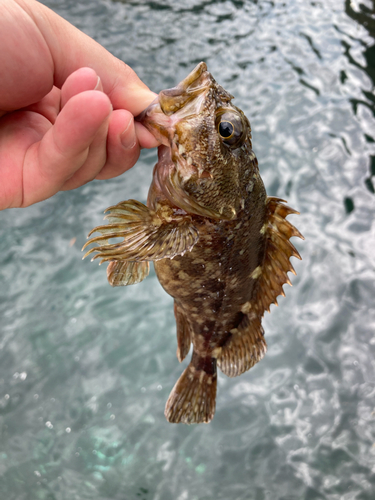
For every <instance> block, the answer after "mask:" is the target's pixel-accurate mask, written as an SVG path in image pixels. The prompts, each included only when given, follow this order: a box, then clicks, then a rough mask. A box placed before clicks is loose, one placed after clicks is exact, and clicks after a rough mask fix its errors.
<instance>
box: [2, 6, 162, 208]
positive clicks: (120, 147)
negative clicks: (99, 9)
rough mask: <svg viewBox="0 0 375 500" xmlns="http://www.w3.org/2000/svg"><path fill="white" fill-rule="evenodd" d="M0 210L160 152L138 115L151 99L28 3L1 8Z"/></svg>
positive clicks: (127, 74)
mask: <svg viewBox="0 0 375 500" xmlns="http://www.w3.org/2000/svg"><path fill="white" fill-rule="evenodd" d="M0 48H1V50H0V68H1V77H0V210H3V209H5V208H12V207H27V206H29V205H32V204H33V203H37V202H39V201H42V200H45V199H46V198H49V197H51V196H53V195H54V194H55V193H57V192H58V191H64V190H69V189H75V188H77V187H79V186H82V185H83V184H86V183H87V182H89V181H91V180H93V179H109V178H112V177H116V176H118V175H121V174H122V173H123V172H125V171H126V170H128V169H129V168H131V167H132V166H133V165H134V164H135V163H136V161H137V159H138V156H139V153H140V149H141V148H151V147H155V146H157V145H158V143H157V141H156V139H155V138H154V137H153V136H152V135H151V134H150V133H149V132H148V131H147V130H146V129H145V128H144V127H143V126H142V125H141V124H139V123H135V122H134V116H136V115H138V114H139V113H140V112H141V111H142V110H143V109H144V108H146V107H147V106H148V105H149V104H150V103H151V102H152V101H153V100H154V99H155V97H156V96H155V94H154V93H153V92H151V91H150V90H149V89H148V88H147V87H146V85H145V84H144V83H143V82H141V80H140V79H139V78H138V77H137V75H136V74H135V73H134V71H133V70H132V69H131V68H130V67H129V66H127V65H126V64H124V63H123V62H122V61H120V60H118V59H117V58H115V57H114V56H112V55H111V54H110V53H109V52H108V51H106V50H105V49H104V48H103V47H102V46H101V45H99V44H98V43H96V42H95V41H94V40H92V39H91V38H89V37H88V36H86V35H85V34H84V33H82V32H81V31H79V30H78V29H76V28H75V27H74V26H72V25H71V24H69V23H68V22H67V21H65V20H64V19H62V18H61V17H59V16H58V15H57V14H55V13H54V12H52V11H51V10H50V9H48V8H47V7H45V6H44V5H42V4H40V3H38V2H35V1H34V0H0Z"/></svg>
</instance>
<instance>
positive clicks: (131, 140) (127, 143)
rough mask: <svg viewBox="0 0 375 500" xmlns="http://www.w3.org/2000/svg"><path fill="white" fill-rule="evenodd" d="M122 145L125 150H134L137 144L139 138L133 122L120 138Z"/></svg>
mask: <svg viewBox="0 0 375 500" xmlns="http://www.w3.org/2000/svg"><path fill="white" fill-rule="evenodd" d="M120 140H121V144H122V145H123V147H124V148H125V149H132V148H133V147H134V146H135V145H136V143H137V137H136V135H135V130H134V121H133V120H131V121H130V122H129V125H128V126H127V127H126V129H125V130H124V131H123V133H122V134H121V136H120Z"/></svg>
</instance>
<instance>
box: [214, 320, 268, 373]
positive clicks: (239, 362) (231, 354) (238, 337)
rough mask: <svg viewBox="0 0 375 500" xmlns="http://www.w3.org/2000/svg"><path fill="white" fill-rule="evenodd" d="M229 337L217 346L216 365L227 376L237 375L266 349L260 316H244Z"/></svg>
mask: <svg viewBox="0 0 375 500" xmlns="http://www.w3.org/2000/svg"><path fill="white" fill-rule="evenodd" d="M230 333H231V337H229V338H228V339H227V341H226V343H225V344H224V345H223V346H222V347H219V348H218V352H217V366H218V367H219V368H220V370H221V371H222V372H223V373H224V374H225V375H227V376H228V377H237V376H238V375H241V374H242V373H244V372H246V371H247V370H249V369H250V368H252V367H253V366H254V365H255V364H256V363H257V362H258V361H260V360H261V359H262V358H263V357H264V355H265V354H266V351H267V344H266V341H265V340H264V331H263V328H262V325H261V321H260V318H258V317H255V318H253V319H250V318H249V316H248V315H246V316H244V317H243V319H242V321H241V323H240V324H239V326H238V327H237V328H234V329H233V330H231V332H230Z"/></svg>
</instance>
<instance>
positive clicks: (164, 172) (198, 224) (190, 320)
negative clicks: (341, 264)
mask: <svg viewBox="0 0 375 500" xmlns="http://www.w3.org/2000/svg"><path fill="white" fill-rule="evenodd" d="M232 99H233V98H232V96H231V95H230V94H229V93H228V92H226V91H225V90H224V89H223V88H222V87H221V86H220V85H219V84H218V83H217V82H216V81H215V79H214V78H213V77H212V75H211V74H210V73H209V72H208V71H207V67H206V64H205V63H200V64H198V66H197V67H196V68H195V69H194V70H193V71H192V72H191V73H190V74H189V75H188V76H187V77H186V78H185V79H184V80H183V81H182V82H181V83H180V84H178V85H177V86H176V87H174V88H173V89H168V90H164V91H162V92H160V94H159V97H158V98H157V99H156V100H155V101H154V102H153V103H152V104H151V105H150V106H149V107H148V108H147V109H146V110H145V111H144V112H143V113H141V115H140V116H139V117H138V118H137V120H138V121H140V122H141V123H142V124H143V125H144V126H145V127H146V128H148V130H150V132H152V133H153V134H154V135H155V137H157V138H158V139H159V141H160V142H161V144H162V145H161V146H160V147H159V152H158V163H157V164H156V165H155V168H154V172H153V180H152V183H151V186H150V191H149V195H148V200H147V206H146V205H143V204H142V203H140V202H138V201H136V200H128V201H124V202H121V203H119V204H118V205H115V206H113V207H110V208H109V209H108V212H109V213H108V214H107V215H106V219H107V220H108V221H109V224H107V225H103V226H99V227H97V228H95V229H94V230H93V231H91V233H90V235H91V234H92V233H94V232H95V231H98V232H99V233H100V236H97V237H94V238H91V240H89V241H88V242H87V243H86V245H85V246H84V248H86V247H87V246H88V245H90V244H91V243H95V245H96V246H94V247H92V248H91V249H90V250H89V251H88V252H87V253H86V254H85V256H86V255H89V254H93V253H95V256H94V257H93V259H96V258H100V259H101V262H109V266H108V268H107V277H108V280H109V282H110V284H111V285H112V286H123V285H130V284H135V283H139V282H140V281H142V280H143V279H144V278H145V277H146V276H147V275H148V273H149V262H151V261H153V262H154V265H155V270H156V274H157V277H158V279H159V281H160V283H161V285H162V286H163V288H164V289H165V290H166V292H167V293H169V294H170V295H171V296H172V297H173V298H174V312H175V317H176V325H177V358H178V360H179V361H182V360H183V359H184V358H185V356H186V355H187V354H188V352H189V350H190V345H191V344H193V353H192V357H191V361H190V363H189V365H188V367H187V368H186V369H185V371H184V372H183V373H182V375H181V377H180V378H179V379H178V381H177V383H176V385H175V386H174V388H173V389H172V392H171V394H170V396H169V398H168V401H167V404H166V408H165V415H166V418H167V419H168V421H169V422H172V423H186V424H192V423H207V422H210V421H211V420H212V418H213V416H214V413H215V407H216V387H217V367H218V368H219V369H220V370H221V371H222V372H223V373H224V374H226V375H227V376H229V377H235V376H238V375H241V374H242V373H244V372H245V371H247V370H249V369H250V368H251V367H252V366H254V365H255V364H256V363H257V362H258V361H260V360H261V359H262V358H263V356H264V355H265V353H266V350H267V345H266V341H265V339H264V331H263V328H262V324H261V320H262V317H263V314H264V312H265V311H266V310H268V311H269V307H270V305H271V304H272V303H275V304H277V300H276V297H277V296H278V295H280V294H282V295H284V292H283V288H282V287H283V285H284V284H285V283H288V284H291V283H290V280H289V278H288V276H287V273H288V272H295V271H294V269H293V266H292V265H291V263H290V261H289V259H290V257H292V256H294V257H297V258H300V255H299V253H298V252H297V250H296V249H295V247H294V246H293V245H292V243H290V241H289V240H290V238H291V237H293V236H297V237H300V238H303V236H302V235H301V234H300V232H299V231H298V230H297V229H296V228H295V227H294V226H293V225H292V224H291V223H290V222H288V221H287V220H286V217H287V216H288V215H291V214H296V213H298V212H296V211H295V210H293V209H292V208H290V207H288V206H287V205H285V204H284V203H285V202H284V200H281V199H279V198H273V197H267V195H266V191H265V188H264V185H263V181H262V179H261V177H260V175H259V169H258V161H257V159H256V157H255V154H254V152H253V150H252V143H251V128H250V123H249V121H248V120H247V118H246V117H245V115H244V114H243V112H242V111H241V110H240V109H239V108H237V107H236V106H234V105H233V104H232V103H231V100H232ZM221 125H222V126H221ZM223 134H224V135H223ZM90 235H89V236H90ZM118 237H122V238H123V241H122V242H120V243H118V242H117V243H114V244H111V243H110V240H111V238H118Z"/></svg>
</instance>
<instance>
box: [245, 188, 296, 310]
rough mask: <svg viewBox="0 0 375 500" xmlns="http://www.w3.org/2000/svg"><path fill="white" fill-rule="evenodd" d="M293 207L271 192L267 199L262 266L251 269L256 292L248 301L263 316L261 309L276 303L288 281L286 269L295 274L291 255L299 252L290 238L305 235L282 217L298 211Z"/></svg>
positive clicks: (250, 306)
mask: <svg viewBox="0 0 375 500" xmlns="http://www.w3.org/2000/svg"><path fill="white" fill-rule="evenodd" d="M298 213H299V212H297V211H296V210H294V209H293V208H290V207H288V206H287V205H284V200H282V199H281V198H274V197H273V196H270V197H268V198H267V201H266V217H267V219H266V223H265V225H264V227H263V231H264V234H265V237H266V249H265V258H264V261H263V264H262V266H260V267H259V268H256V269H255V271H254V272H253V277H254V279H257V280H258V283H257V285H256V295H255V298H254V300H252V301H251V303H250V304H249V310H250V309H251V310H252V311H254V312H256V313H257V314H258V315H259V317H262V316H263V314H264V311H265V310H267V311H269V308H270V305H271V304H272V303H274V304H276V305H277V300H276V297H277V296H278V295H280V294H281V295H284V291H283V285H284V284H285V283H288V284H289V285H291V282H290V280H289V278H288V275H287V273H288V272H289V271H291V272H292V273H293V274H296V272H295V270H294V268H293V266H292V264H291V263H290V262H289V259H290V257H292V256H293V257H297V258H298V259H300V260H301V256H300V254H299V253H298V251H297V250H296V248H295V247H294V246H293V245H292V243H291V242H290V241H289V239H290V238H291V237H292V236H298V237H299V238H302V239H304V237H303V236H302V234H301V233H300V232H299V231H298V229H296V228H295V227H294V226H293V225H292V224H291V223H290V222H289V221H287V220H286V219H285V218H286V217H287V216H288V215H289V214H298Z"/></svg>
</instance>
